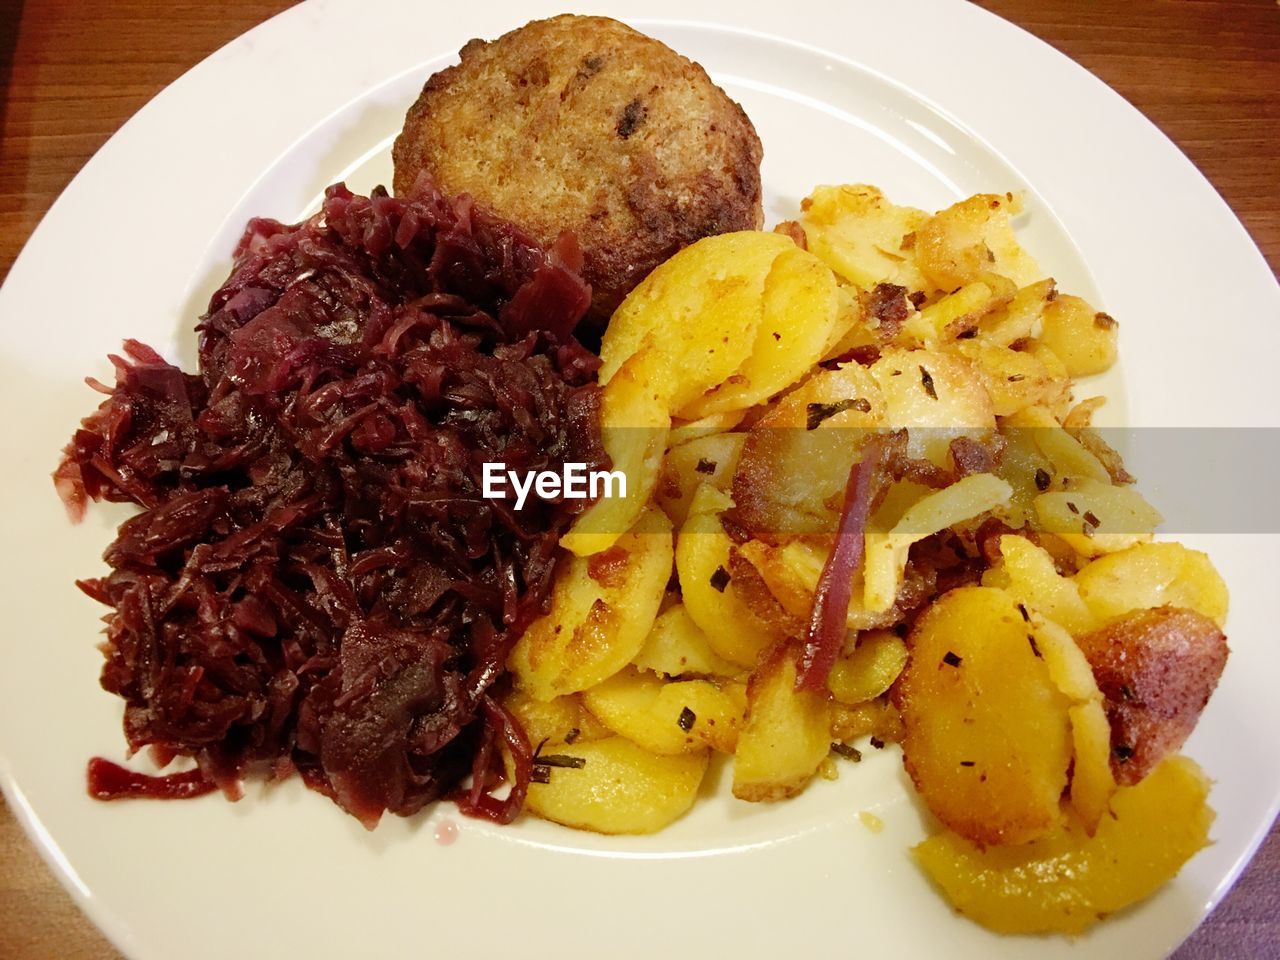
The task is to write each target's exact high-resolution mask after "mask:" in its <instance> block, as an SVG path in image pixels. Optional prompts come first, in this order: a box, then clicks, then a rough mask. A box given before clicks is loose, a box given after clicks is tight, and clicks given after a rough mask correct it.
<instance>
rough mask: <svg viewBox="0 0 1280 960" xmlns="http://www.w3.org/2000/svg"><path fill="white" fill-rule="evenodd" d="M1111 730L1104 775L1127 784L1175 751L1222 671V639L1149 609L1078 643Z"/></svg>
mask: <svg viewBox="0 0 1280 960" xmlns="http://www.w3.org/2000/svg"><path fill="white" fill-rule="evenodd" d="M1078 642H1079V644H1080V649H1081V651H1082V652H1083V653H1084V655H1085V657H1086V658H1087V659H1088V661H1089V666H1091V667H1093V675H1094V677H1095V678H1096V679H1097V681H1098V689H1099V690H1101V691H1102V695H1103V697H1104V698H1105V699H1106V703H1105V704H1104V706H1105V707H1106V711H1107V719H1108V720H1109V721H1110V722H1111V769H1112V772H1113V773H1114V774H1115V777H1116V781H1117V782H1119V783H1121V784H1134V783H1137V782H1138V781H1139V780H1141V779H1142V778H1143V777H1145V776H1146V775H1147V774H1148V773H1150V772H1151V771H1152V770H1154V769H1155V767H1156V765H1157V764H1159V763H1160V761H1161V760H1163V759H1164V757H1165V756H1166V755H1167V754H1170V753H1173V752H1175V751H1177V749H1178V748H1179V747H1181V746H1182V744H1183V742H1184V741H1185V740H1186V739H1187V737H1188V736H1190V734H1191V731H1192V730H1194V729H1195V726H1196V721H1197V720H1199V719H1200V712H1201V711H1202V710H1204V708H1205V704H1207V703H1208V702H1209V697H1210V695H1211V694H1212V693H1213V691H1214V688H1216V687H1217V686H1218V678H1219V677H1221V676H1222V669H1223V667H1225V666H1226V664H1227V654H1228V652H1229V651H1228V649H1227V638H1226V637H1225V636H1223V633H1222V631H1221V630H1219V629H1218V625H1217V624H1216V623H1214V622H1213V621H1212V620H1210V619H1209V618H1208V617H1206V616H1204V615H1203V614H1200V613H1197V612H1196V611H1194V610H1186V609H1183V608H1181V607H1156V608H1155V609H1154V610H1137V611H1134V612H1133V613H1129V614H1126V615H1125V616H1123V617H1121V618H1120V619H1118V620H1116V621H1115V622H1113V623H1109V624H1107V625H1106V626H1105V627H1102V628H1101V629H1100V630H1095V631H1094V632H1093V633H1089V634H1085V635H1084V636H1082V637H1080V638H1079V641H1078Z"/></svg>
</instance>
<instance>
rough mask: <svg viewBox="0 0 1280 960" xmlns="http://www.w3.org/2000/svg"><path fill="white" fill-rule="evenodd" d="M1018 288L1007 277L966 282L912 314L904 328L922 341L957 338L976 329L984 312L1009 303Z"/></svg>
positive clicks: (914, 338)
mask: <svg viewBox="0 0 1280 960" xmlns="http://www.w3.org/2000/svg"><path fill="white" fill-rule="evenodd" d="M1015 291H1016V288H1015V287H1014V286H1013V283H1012V282H1011V281H1009V280H1008V279H1006V278H1005V277H999V276H993V275H990V274H988V275H985V276H984V278H983V279H982V280H975V281H973V282H972V283H966V284H965V285H964V286H963V287H961V288H960V289H959V290H956V291H955V292H953V293H949V294H947V295H946V296H945V297H942V298H941V299H940V300H936V301H934V302H933V303H931V304H929V305H928V306H927V307H924V308H923V309H922V310H921V311H920V312H919V313H917V314H915V315H913V316H911V317H908V318H907V321H906V323H905V324H903V327H902V332H903V333H904V334H905V335H906V337H907V338H909V339H913V340H915V341H916V342H917V343H919V344H925V345H932V344H936V343H937V342H938V341H942V340H954V339H955V338H956V337H958V336H960V334H962V333H967V332H968V331H970V330H975V329H977V327H978V324H979V322H980V320H981V318H982V316H983V315H984V314H988V313H991V312H993V311H995V310H998V309H1000V308H1001V307H1003V306H1005V305H1006V304H1008V303H1009V302H1010V301H1011V300H1012V299H1013V295H1014V293H1015Z"/></svg>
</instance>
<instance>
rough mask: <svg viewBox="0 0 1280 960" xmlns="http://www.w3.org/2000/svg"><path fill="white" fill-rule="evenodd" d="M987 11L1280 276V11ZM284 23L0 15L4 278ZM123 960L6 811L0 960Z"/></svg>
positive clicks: (1267, 923)
mask: <svg viewBox="0 0 1280 960" xmlns="http://www.w3.org/2000/svg"><path fill="white" fill-rule="evenodd" d="M568 5H569V4H567V6H568ZM983 5H984V6H986V7H988V8H989V9H991V10H993V11H995V12H996V13H999V14H1000V15H1001V16H1004V17H1006V18H1008V19H1010V20H1012V21H1014V22H1016V23H1018V24H1020V25H1022V26H1023V27H1025V28H1026V29H1028V30H1030V31H1031V32H1032V33H1035V34H1037V35H1038V36H1040V37H1042V38H1043V39H1045V40H1047V41H1048V42H1049V43H1051V44H1053V45H1054V46H1056V47H1058V48H1059V49H1060V50H1062V51H1064V52H1065V53H1067V54H1068V55H1069V56H1071V57H1074V58H1075V59H1076V60H1078V61H1079V62H1080V63H1082V64H1084V65H1085V66H1086V67H1088V68H1089V69H1090V70H1092V71H1094V72H1095V73H1096V74H1097V75H1098V76H1100V77H1101V78H1102V79H1103V80H1105V81H1106V82H1107V83H1109V84H1110V85H1111V86H1113V87H1114V88H1115V89H1117V90H1118V91H1120V93H1122V94H1123V95H1124V96H1126V97H1127V98H1128V99H1130V100H1131V101H1133V103H1135V104H1137V106H1138V107H1139V108H1140V109H1141V110H1142V111H1143V112H1144V113H1146V114H1147V116H1149V117H1151V119H1153V120H1154V121H1155V122H1156V123H1157V124H1158V125H1159V126H1160V127H1161V128H1162V129H1163V130H1164V131H1165V132H1166V133H1168V134H1169V136H1170V137H1172V138H1173V139H1174V141H1176V142H1177V143H1178V144H1179V146H1181V147H1182V149H1183V150H1185V151H1186V152H1187V154H1188V155H1189V156H1190V157H1191V158H1192V159H1193V160H1194V161H1195V162H1196V163H1197V164H1198V165H1199V166H1200V168H1201V169H1202V170H1203V171H1204V172H1205V174H1207V175H1208V177H1209V179H1210V180H1211V181H1213V183H1214V185H1215V186H1217V188H1218V189H1219V190H1220V191H1221V192H1222V194H1223V196H1224V197H1226V199H1227V202H1228V203H1230V204H1231V206H1232V207H1233V208H1234V209H1235V211H1236V212H1237V213H1238V214H1239V215H1240V218H1241V219H1242V220H1243V221H1244V223H1245V226H1246V227H1248V228H1249V230H1250V232H1251V233H1252V234H1253V237H1254V239H1255V240H1257V242H1258V244H1259V246H1260V247H1261V248H1262V250H1263V253H1265V254H1266V256H1267V259H1268V260H1269V262H1270V263H1271V266H1272V269H1273V270H1275V269H1280V6H1278V5H1277V3H1276V2H1275V0H1199V2H1193V0H1163V2H1148V0H1107V2H1091V3H1087V4H1085V3H1079V2H1077V0H987V2H985V3H984V4H983ZM287 6H289V4H288V3H285V2H282V0H222V2H220V3H208V2H207V0H200V2H190V0H115V2H112V0H77V2H72V0H28V2H27V3H26V4H25V7H24V3H23V0H3V2H2V5H0V81H3V82H4V95H3V99H2V100H0V121H2V122H3V130H4V136H3V143H2V145H0V278H3V277H4V275H6V274H7V273H8V270H9V267H10V266H11V264H12V263H13V260H14V258H15V257H16V256H17V254H18V251H19V250H20V249H21V247H22V244H23V243H24V242H25V241H26V239H27V237H28V235H29V234H30V233H31V231H32V230H33V229H34V228H35V225H36V223H37V222H38V221H39V219H40V217H41V216H42V215H43V214H44V212H45V210H47V209H48V207H49V205H50V204H51V203H52V202H53V201H54V199H55V198H56V197H57V195H58V194H59V193H60V192H61V190H62V189H63V187H65V186H66V185H67V182H68V181H69V180H70V179H71V177H72V176H73V175H74V174H75V173H76V171H77V170H79V169H80V167H81V166H82V165H83V164H84V163H85V161H86V160H88V159H89V157H90V156H91V155H92V154H93V152H94V151H95V150H97V149H98V148H99V147H100V146H102V144H103V143H104V142H106V140H107V138H108V137H109V136H111V134H112V133H114V132H115V131H116V129H117V128H119V127H120V125H121V124H123V123H124V122H125V120H127V119H128V118H129V117H130V116H132V115H133V113H134V112H136V111H137V110H138V109H139V108H140V107H141V106H142V105H143V104H144V103H146V102H147V100H148V99H150V98H151V97H152V96H153V95H154V94H155V93H157V92H158V91H159V90H160V89H161V88H162V87H164V86H165V85H166V84H168V83H170V82H171V81H173V80H174V79H176V78H177V77H178V76H179V75H180V74H181V73H182V72H183V71H185V70H186V69H188V68H189V67H191V66H192V65H193V64H195V63H196V62H197V61H199V60H201V59H202V58H203V57H205V56H206V55H207V54H209V53H211V52H212V51H213V50H215V49H217V48H218V47H220V46H222V45H223V44H224V43H226V42H228V41H229V40H231V39H233V38H234V37H236V36H238V35H239V34H241V33H243V32H244V31H245V30H248V29H249V28H250V27H252V26H254V25H255V24H257V23H259V22H260V21H262V20H265V19H266V18H267V17H270V16H272V15H273V14H275V13H277V12H279V11H280V10H282V9H284V8H285V7H287ZM585 6H586V7H590V4H586V5H585ZM957 42H958V43H959V42H962V38H957ZM963 55H964V56H999V51H967V52H965V53H964V54H963ZM1048 108H1049V105H1046V109H1048ZM1100 146H1101V147H1103V148H1105V145H1100ZM0 669H2V667H0ZM1260 748H1262V747H1261V745H1260ZM1278 881H1280V831H1277V830H1273V831H1272V833H1271V836H1270V838H1269V840H1268V841H1267V843H1266V845H1265V846H1264V847H1263V849H1262V851H1261V853H1260V854H1259V855H1258V857H1257V859H1256V860H1255V861H1254V863H1253V865H1252V866H1251V867H1250V868H1249V870H1248V872H1247V873H1246V874H1245V876H1244V878H1243V879H1242V880H1241V882H1240V884H1239V885H1238V886H1237V887H1236V889H1235V890H1234V891H1233V892H1232V893H1231V894H1230V895H1229V896H1228V897H1227V899H1226V900H1225V901H1224V902H1223V903H1222V905H1221V906H1219V907H1218V909H1217V910H1216V911H1215V912H1214V914H1213V915H1212V916H1211V917H1210V918H1209V920H1208V921H1207V922H1206V923H1205V925H1204V926H1203V927H1202V928H1201V929H1200V930H1199V931H1197V932H1196V933H1195V934H1194V935H1193V936H1192V937H1191V939H1190V940H1189V941H1188V942H1187V943H1186V944H1185V945H1183V947H1182V948H1181V949H1180V950H1179V951H1178V952H1177V953H1176V954H1175V956H1176V957H1177V958H1179V960H1200V958H1218V957H1264V956H1267V957H1269V956H1277V955H1280V891H1278V889H1277V888H1278ZM118 956H119V955H118V954H117V953H116V951H114V950H113V949H112V948H111V946H110V945H109V944H108V943H107V942H106V941H105V940H104V939H103V937H102V936H101V935H100V934H99V933H98V932H97V931H96V930H95V929H94V928H93V927H92V926H91V925H90V924H89V922H88V921H87V920H85V919H84V918H83V917H82V916H81V915H80V913H79V912H78V911H77V910H76V908H75V906H74V905H73V904H72V902H71V899H70V897H68V895H67V894H66V893H65V892H63V890H62V888H61V887H60V886H59V885H58V883H57V882H56V881H55V880H54V879H53V876H52V875H51V874H50V872H49V870H48V869H47V868H46V867H45V866H44V865H43V863H41V861H40V860H39V858H38V857H37V855H36V853H35V851H34V849H33V848H32V846H31V844H30V842H29V841H28V840H27V839H26V838H25V837H24V836H23V834H22V832H21V830H19V828H18V826H17V824H16V823H15V821H14V819H13V817H12V815H11V814H10V813H9V811H8V810H7V809H4V807H3V803H2V802H0V957H5V958H8V960H47V958H53V957H56V958H59V960H103V958H114V957H118Z"/></svg>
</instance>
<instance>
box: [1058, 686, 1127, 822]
mask: <svg viewBox="0 0 1280 960" xmlns="http://www.w3.org/2000/svg"><path fill="white" fill-rule="evenodd" d="M1068 712H1069V713H1070V714H1071V746H1072V762H1071V792H1070V799H1071V806H1072V808H1073V809H1074V810H1075V812H1076V815H1077V816H1078V817H1079V818H1080V825H1081V826H1082V827H1084V831H1085V833H1087V834H1089V836H1093V835H1094V833H1095V832H1096V831H1097V829H1098V824H1099V823H1100V822H1101V821H1102V818H1103V817H1104V816H1105V815H1106V814H1107V811H1108V810H1109V809H1110V805H1111V798H1112V797H1113V796H1114V795H1115V792H1116V778H1115V774H1113V773H1112V772H1111V724H1109V723H1108V722H1107V712H1106V710H1105V709H1104V707H1103V705H1102V700H1101V699H1098V700H1089V701H1088V702H1086V703H1073V704H1072V705H1071V708H1070V710H1069V711H1068Z"/></svg>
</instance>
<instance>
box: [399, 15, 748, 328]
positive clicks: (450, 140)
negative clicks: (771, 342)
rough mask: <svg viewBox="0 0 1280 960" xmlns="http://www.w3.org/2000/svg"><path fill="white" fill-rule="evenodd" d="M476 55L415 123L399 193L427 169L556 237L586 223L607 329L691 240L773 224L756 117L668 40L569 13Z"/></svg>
mask: <svg viewBox="0 0 1280 960" xmlns="http://www.w3.org/2000/svg"><path fill="white" fill-rule="evenodd" d="M461 58H462V62H461V63H459V64H458V65H457V66H453V67H449V68H448V69H445V70H441V71H440V72H439V73H437V74H435V75H434V76H432V77H431V78H430V79H429V80H428V81H427V84H426V86H425V87H423V90H422V94H421V96H419V97H418V100H417V102H416V103H414V105H413V106H412V107H411V108H410V110H409V113H408V115H407V116H406V118H405V125H404V129H403V130H402V131H401V133H400V136H399V137H398V138H397V139H396V143H395V147H394V149H393V151H392V156H393V159H394V161H395V181H394V184H395V190H396V193H397V194H404V193H407V192H408V191H409V190H410V189H411V188H412V186H413V184H414V181H415V180H416V179H417V177H418V176H419V174H421V173H423V172H424V171H425V172H426V173H427V174H429V175H430V176H431V177H432V178H433V179H434V180H435V181H436V183H437V184H439V186H440V188H441V189H442V190H443V191H444V192H445V193H446V194H455V193H469V194H470V195H471V196H472V197H474V198H475V200H476V202H477V203H479V204H480V205H482V206H484V207H487V208H489V209H490V210H492V211H493V212H494V213H496V214H498V215H499V216H501V217H504V218H506V219H509V220H513V221H515V222H517V223H519V224H521V225H522V226H523V227H524V228H525V229H526V230H528V231H529V232H530V233H532V234H533V235H534V236H535V237H537V238H538V239H539V240H540V241H542V242H543V243H544V244H548V245H549V244H550V243H551V242H552V241H554V240H555V239H556V237H557V236H558V235H559V234H560V232H561V231H563V230H571V231H573V232H574V233H575V234H576V235H577V237H578V241H579V243H580V244H581V246H582V250H583V255H584V260H585V265H584V268H583V275H584V277H585V278H586V280H587V281H588V282H589V283H590V284H591V286H592V290H593V302H592V310H591V317H592V320H593V322H594V325H595V326H596V328H597V329H601V328H602V327H603V324H604V322H605V321H607V319H608V317H609V315H610V314H611V313H612V312H613V310H614V308H615V307H617V305H618V304H619V303H621V302H622V299H623V297H625V296H626V294H627V293H628V292H629V291H630V290H631V288H632V287H634V286H635V285H636V284H637V283H638V282H639V281H640V280H641V279H643V278H644V276H645V275H646V274H648V273H649V271H650V270H652V269H653V268H654V267H655V266H657V265H658V264H659V263H661V262H662V261H663V260H666V259H667V258H668V257H670V256H671V255H672V254H674V253H675V252H676V251H677V250H679V249H680V248H682V247H684V246H686V245H688V244H690V243H692V242H693V241H695V240H698V239H700V238H702V237H706V236H710V235H712V234H717V233H726V232H728V231H732V230H751V229H757V228H759V227H760V225H761V223H762V222H763V218H764V215H763V210H762V208H761V205H760V158H761V153H762V151H761V146H760V139H759V137H757V136H756V132H755V128H754V127H752V125H751V121H750V120H749V119H747V115H746V114H745V113H744V112H743V110H742V108H741V107H740V106H738V104H736V103H735V102H734V101H732V100H730V99H729V97H728V96H726V95H725V93H724V91H723V90H721V89H720V88H719V87H717V86H716V85H715V84H714V83H712V82H711V80H710V78H709V77H708V76H707V74H706V71H705V70H703V69H702V67H700V66H699V65H698V64H696V63H692V62H691V61H689V60H686V59H685V58H684V57H682V56H680V55H679V54H677V53H675V52H674V51H673V50H671V49H670V48H668V47H667V46H665V45H664V44H662V43H660V42H658V41H657V40H654V39H653V38H651V37H647V36H645V35H644V34H641V33H638V32H636V31H635V30H632V29H631V28H630V27H628V26H626V25H624V24H621V23H619V22H617V21H616V20H610V19H607V18H604V17H580V16H572V15H564V16H559V17H553V18H552V19H550V20H537V21H533V22H532V23H529V24H526V25H525V26H523V27H521V28H519V29H518V30H513V31H512V32H510V33H508V34H505V35H503V36H502V37H499V38H498V39H497V40H494V41H492V42H486V41H483V40H472V41H471V42H470V43H468V44H467V45H466V46H464V47H463V48H462V51H461Z"/></svg>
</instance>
